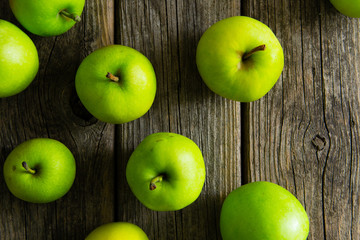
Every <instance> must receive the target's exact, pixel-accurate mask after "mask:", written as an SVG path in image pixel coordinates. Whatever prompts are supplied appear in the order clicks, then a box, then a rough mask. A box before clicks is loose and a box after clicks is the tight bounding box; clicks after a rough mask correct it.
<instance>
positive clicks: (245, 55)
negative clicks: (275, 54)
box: [242, 44, 265, 61]
mask: <svg viewBox="0 0 360 240" xmlns="http://www.w3.org/2000/svg"><path fill="white" fill-rule="evenodd" d="M264 50H265V44H263V45H260V46H257V47H256V48H253V49H252V50H251V51H250V52H247V53H245V54H244V55H243V57H242V60H243V61H245V60H246V59H248V58H249V57H250V56H251V55H253V54H254V53H256V52H258V51H264Z"/></svg>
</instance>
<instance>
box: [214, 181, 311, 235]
mask: <svg viewBox="0 0 360 240" xmlns="http://www.w3.org/2000/svg"><path fill="white" fill-rule="evenodd" d="M220 231H221V235H222V238H223V240H238V239H249V240H250V239H251V240H263V239H267V240H305V239H306V238H307V236H308V234H309V219H308V216H307V214H306V212H305V210H304V208H303V206H302V205H301V203H300V202H299V201H298V200H297V199H296V197H295V196H294V195H292V194H291V193H290V192H289V191H287V190H286V189H284V188H283V187H281V186H279V185H277V184H274V183H270V182H253V183H249V184H246V185H243V186H241V187H239V188H237V189H235V190H234V191H232V192H231V193H230V194H229V195H228V196H227V198H226V199H225V201H224V203H223V206H222V209H221V214H220Z"/></svg>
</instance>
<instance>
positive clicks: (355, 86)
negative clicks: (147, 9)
mask: <svg viewBox="0 0 360 240" xmlns="http://www.w3.org/2000/svg"><path fill="white" fill-rule="evenodd" d="M280 2H281V3H280ZM244 12H246V13H247V15H248V16H251V17H254V18H256V19H259V20H261V21H263V22H264V23H266V24H267V25H269V26H270V28H272V29H273V30H274V32H275V34H276V36H277V37H278V38H279V40H280V42H281V44H282V46H283V48H284V53H285V67H284V71H283V74H282V77H281V78H280V79H279V81H278V83H277V84H276V86H275V88H274V89H273V90H272V91H270V93H269V94H268V95H267V96H266V97H264V98H262V99H261V100H259V101H257V102H254V103H251V104H248V106H247V107H248V109H249V111H248V116H247V117H246V121H248V132H246V133H245V132H243V134H246V135H247V136H248V142H247V147H246V148H247V153H246V156H244V157H245V158H247V159H248V161H247V162H248V166H247V171H246V172H247V178H248V180H249V181H259V180H267V181H272V182H275V183H278V184H280V185H282V186H284V187H285V188H287V189H288V190H290V191H291V192H292V193H293V194H295V195H296V196H297V197H298V199H299V200H300V201H301V202H302V204H303V205H304V206H305V208H306V211H307V213H308V214H309V217H310V234H309V238H308V239H359V238H360V222H359V220H360V215H359V207H360V199H359V189H360V185H359V184H360V182H359V180H360V179H359V167H360V164H359V156H360V152H359V147H358V144H359V118H358V115H359V114H360V108H359V93H360V91H359V90H360V81H359V79H360V75H359V64H360V60H359V53H360V52H359V46H360V42H359V30H360V29H359V27H360V22H359V20H358V19H354V18H349V17H345V16H343V15H341V14H340V13H338V12H337V11H336V10H335V9H334V8H333V7H332V5H331V4H330V2H329V1H325V0H322V1H312V0H305V1H279V2H278V1H267V2H266V3H264V1H251V3H248V4H246V5H245V9H244ZM244 120H245V119H244ZM243 144H244V143H243Z"/></svg>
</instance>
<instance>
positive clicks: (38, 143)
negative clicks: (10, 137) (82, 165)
mask: <svg viewBox="0 0 360 240" xmlns="http://www.w3.org/2000/svg"><path fill="white" fill-rule="evenodd" d="M3 171H4V178H5V182H6V184H7V186H8V188H9V190H10V192H11V193H12V194H14V196H16V197H18V198H20V199H22V200H24V201H28V202H32V203H48V202H52V201H55V200H57V199H59V198H61V197H62V196H64V195H65V194H66V193H67V192H68V191H69V190H70V188H71V186H72V184H73V182H74V179H75V172H76V165H75V160H74V157H73V155H72V153H71V152H70V150H69V149H68V148H67V147H66V146H65V145H64V144H62V143H61V142H59V141H57V140H54V139H50V138H35V139H31V140H28V141H26V142H23V143H22V144H20V145H18V146H17V147H16V148H15V149H14V150H13V151H12V152H11V153H10V154H9V156H8V157H7V158H6V160H5V163H4V169H3Z"/></svg>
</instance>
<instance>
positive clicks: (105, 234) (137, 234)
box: [85, 222, 149, 240]
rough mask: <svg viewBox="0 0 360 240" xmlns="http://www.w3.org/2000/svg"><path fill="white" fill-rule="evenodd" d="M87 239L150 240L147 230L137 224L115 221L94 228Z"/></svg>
mask: <svg viewBox="0 0 360 240" xmlns="http://www.w3.org/2000/svg"><path fill="white" fill-rule="evenodd" d="M85 240H149V238H148V237H147V236H146V234H145V232H144V231H143V230H142V229H141V228H139V227H138V226H136V225H135V224H132V223H128V222H113V223H107V224H104V225H101V226H100V227H98V228H96V229H95V230H93V231H92V232H91V233H90V234H89V235H88V236H87V237H86V238H85Z"/></svg>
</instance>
